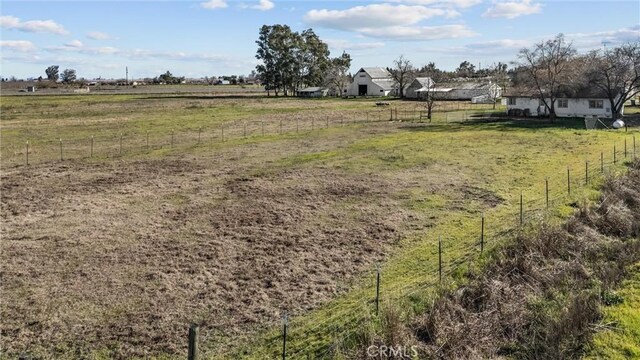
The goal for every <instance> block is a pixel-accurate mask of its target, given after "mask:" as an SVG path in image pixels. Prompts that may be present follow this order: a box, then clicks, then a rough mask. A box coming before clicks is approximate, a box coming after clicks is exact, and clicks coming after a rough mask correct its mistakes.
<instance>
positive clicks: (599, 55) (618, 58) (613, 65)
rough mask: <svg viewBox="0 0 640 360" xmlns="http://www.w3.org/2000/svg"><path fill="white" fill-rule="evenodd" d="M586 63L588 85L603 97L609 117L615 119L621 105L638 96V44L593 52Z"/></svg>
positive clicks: (639, 91)
mask: <svg viewBox="0 0 640 360" xmlns="http://www.w3.org/2000/svg"><path fill="white" fill-rule="evenodd" d="M587 60H588V61H587V64H588V68H587V71H586V76H587V81H588V83H589V84H590V85H593V86H595V87H597V88H599V89H601V90H602V91H603V92H604V93H605V94H606V95H607V98H608V99H609V103H610V104H611V116H612V117H613V119H616V118H619V117H620V116H621V114H622V107H623V105H624V103H625V102H626V101H627V100H629V99H631V98H633V97H634V96H636V95H637V94H638V93H640V43H638V42H635V43H628V44H625V45H622V46H620V47H617V48H613V49H610V50H607V51H605V52H601V51H594V52H592V53H590V54H589V55H587Z"/></svg>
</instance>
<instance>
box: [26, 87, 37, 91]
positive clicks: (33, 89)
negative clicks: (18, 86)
mask: <svg viewBox="0 0 640 360" xmlns="http://www.w3.org/2000/svg"><path fill="white" fill-rule="evenodd" d="M36 90H37V88H36V87H35V86H27V92H30V93H32V92H36Z"/></svg>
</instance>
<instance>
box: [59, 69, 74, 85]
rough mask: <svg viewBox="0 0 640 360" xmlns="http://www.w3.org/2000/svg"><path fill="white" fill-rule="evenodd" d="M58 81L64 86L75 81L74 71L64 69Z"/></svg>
mask: <svg viewBox="0 0 640 360" xmlns="http://www.w3.org/2000/svg"><path fill="white" fill-rule="evenodd" d="M60 80H62V82H63V83H64V84H70V83H72V82H74V81H76V71H75V70H74V69H65V70H64V71H63V72H62V74H61V75H60Z"/></svg>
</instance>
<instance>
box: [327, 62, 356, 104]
mask: <svg viewBox="0 0 640 360" xmlns="http://www.w3.org/2000/svg"><path fill="white" fill-rule="evenodd" d="M350 67H351V55H349V54H347V52H344V51H343V52H342V55H340V56H339V57H336V58H332V59H331V60H330V61H329V68H328V69H327V71H326V74H325V85H326V86H327V87H329V88H331V89H332V90H333V92H335V94H336V95H337V96H341V95H342V93H343V91H344V89H345V88H346V87H347V84H348V83H349V80H350V79H349V74H348V72H349V68H350Z"/></svg>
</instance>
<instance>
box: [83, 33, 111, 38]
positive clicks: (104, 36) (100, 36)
mask: <svg viewBox="0 0 640 360" xmlns="http://www.w3.org/2000/svg"><path fill="white" fill-rule="evenodd" d="M87 37H88V38H89V39H92V40H109V39H111V36H110V35H109V34H107V33H103V32H100V31H91V32H89V33H87Z"/></svg>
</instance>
